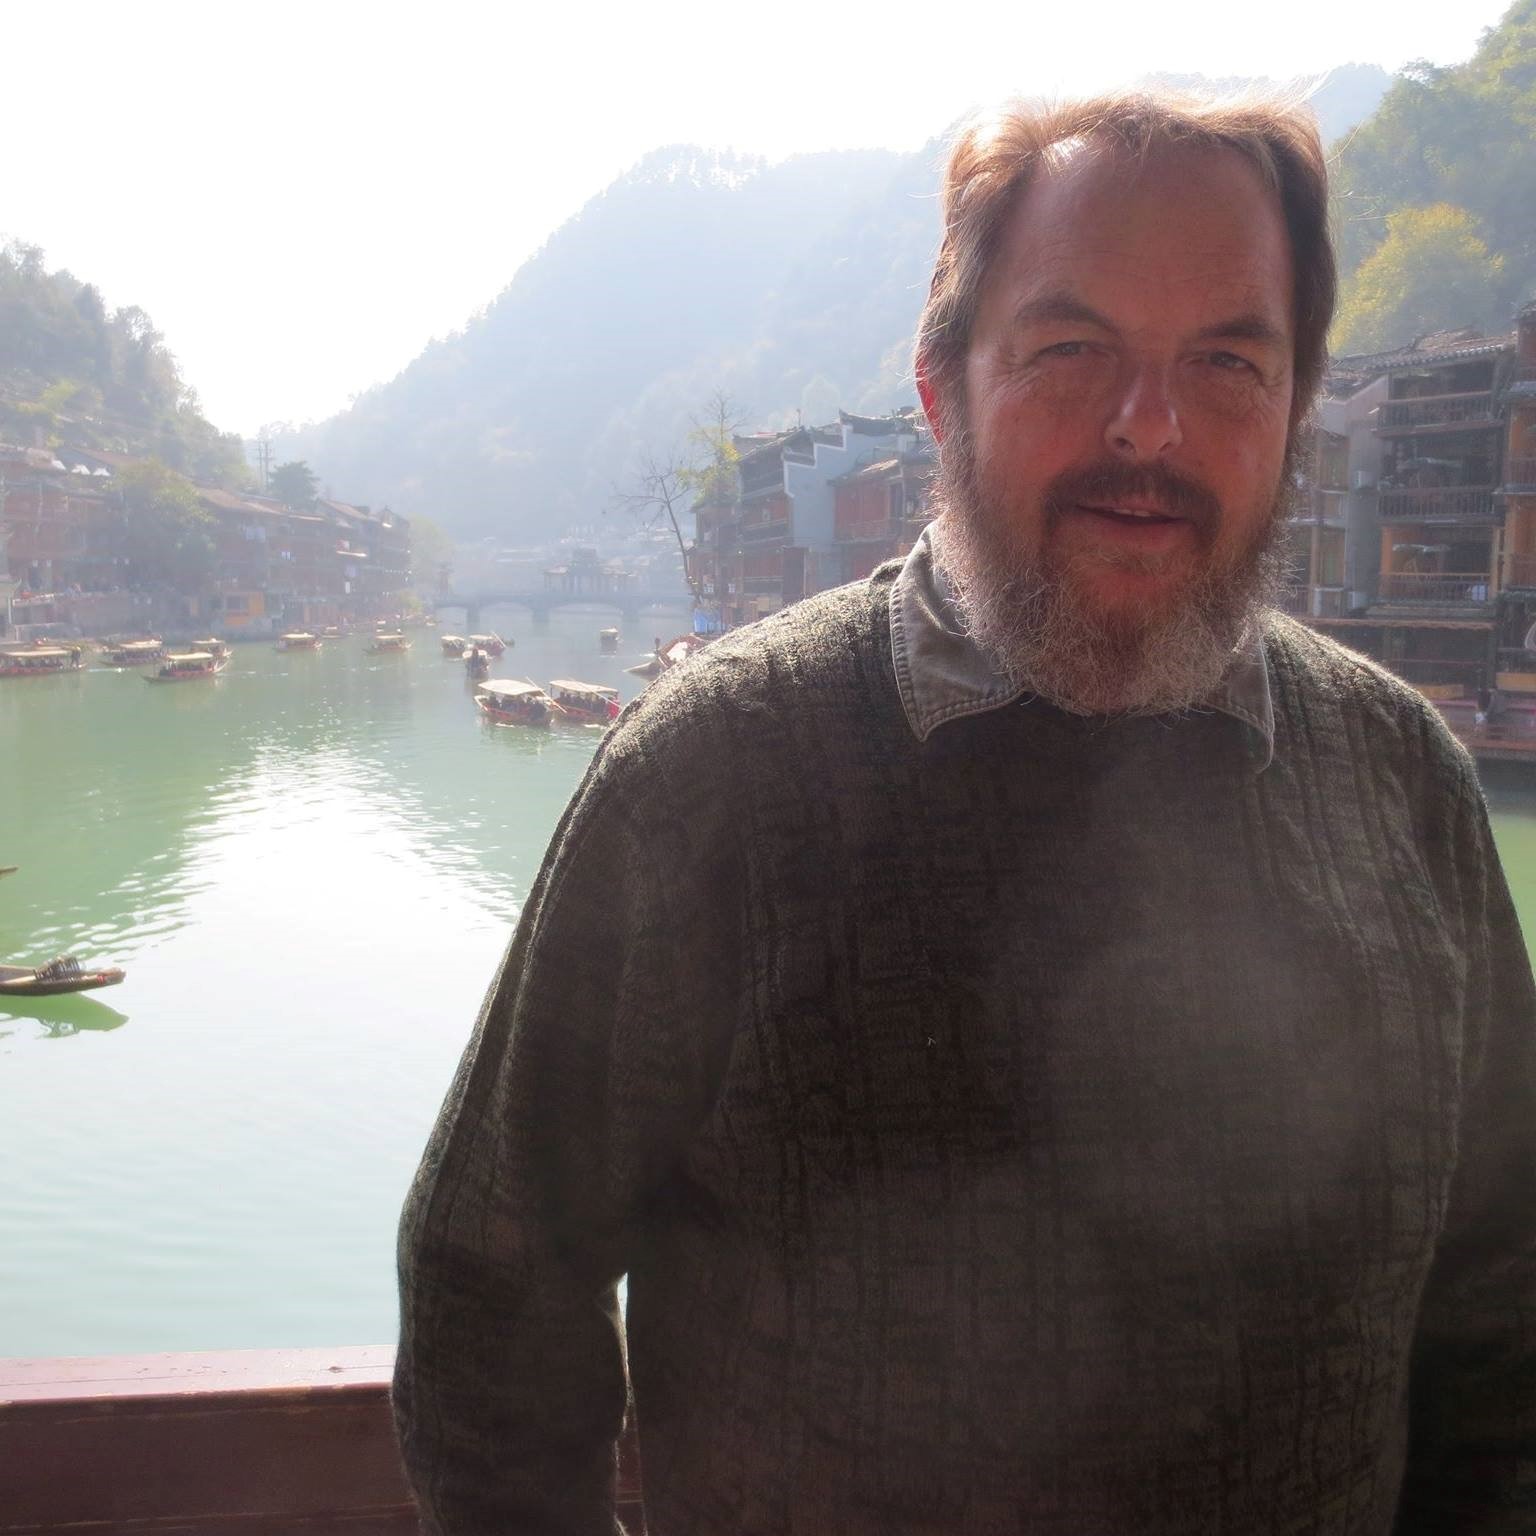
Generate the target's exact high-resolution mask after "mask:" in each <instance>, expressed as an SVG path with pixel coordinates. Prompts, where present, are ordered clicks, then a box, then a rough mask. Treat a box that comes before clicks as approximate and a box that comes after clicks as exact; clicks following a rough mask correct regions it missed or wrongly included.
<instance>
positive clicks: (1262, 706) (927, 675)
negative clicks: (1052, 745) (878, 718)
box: [891, 528, 1275, 772]
mask: <svg viewBox="0 0 1536 1536" xmlns="http://www.w3.org/2000/svg"><path fill="white" fill-rule="evenodd" d="M949 591H950V588H949V582H948V578H947V576H946V575H945V573H944V570H943V568H942V566H941V565H940V563H939V558H938V554H937V552H936V551H935V549H934V547H933V538H932V530H931V528H925V529H924V530H923V532H922V534H921V536H920V537H919V538H918V541H917V543H916V544H914V545H913V546H912V553H911V554H909V555H908V556H907V558H906V560H905V562H904V563H903V564H902V567H901V569H900V571H898V572H897V574H896V579H895V582H894V583H893V584H892V587H891V657H892V660H893V661H894V663H895V667H896V687H897V690H898V691H899V693H900V694H901V705H902V708H903V709H904V710H905V711H906V715H907V721H908V723H909V724H910V725H911V727H912V730H913V732H914V733H915V734H916V736H917V739H918V740H919V741H926V740H927V739H928V738H929V736H931V735H932V734H933V732H934V731H936V730H937V729H938V728H939V726H941V725H943V724H945V723H946V722H947V721H950V720H962V719H964V718H965V717H966V716H968V715H981V714H986V713H987V712H988V711H990V710H994V709H1001V708H1002V706H1003V705H1005V704H1011V703H1013V702H1014V701H1015V700H1016V699H1018V698H1021V697H1022V696H1023V695H1024V694H1025V693H1026V692H1027V691H1028V690H1027V689H1025V688H1022V687H1020V686H1018V685H1016V684H1014V683H1012V682H1010V681H1009V680H1008V679H1007V678H1005V677H1003V676H1002V675H1001V674H1000V673H999V672H998V671H997V669H996V668H995V667H994V666H993V665H992V663H991V661H990V660H988V658H987V656H986V654H985V652H983V651H982V650H981V648H980V647H979V646H978V645H977V644H976V643H975V641H973V640H972V639H971V638H970V637H969V636H968V635H967V634H965V632H964V631H963V630H962V629H961V627H960V623H959V620H958V618H957V617H956V614H955V610H954V605H953V602H952V600H951V599H950V597H949ZM1203 707H1205V708H1207V709H1213V710H1216V711H1218V712H1219V713H1221V714H1224V715H1230V716H1232V718H1233V719H1235V720H1240V721H1241V722H1242V723H1243V724H1244V725H1245V726H1247V727H1248V728H1249V729H1250V730H1251V731H1253V732H1254V733H1255V735H1256V738H1257V740H1256V745H1257V746H1259V747H1260V748H1261V750H1260V751H1259V753H1258V754H1257V758H1256V767H1255V771H1256V772H1263V770H1264V769H1265V768H1267V767H1268V766H1269V765H1270V763H1271V762H1272V761H1273V759H1274V753H1275V710H1274V701H1273V699H1272V698H1271V696H1270V689H1269V664H1268V662H1267V661H1266V660H1265V657H1264V640H1263V637H1262V635H1260V634H1259V633H1258V631H1257V630H1255V631H1254V633H1253V634H1252V635H1251V636H1250V637H1249V639H1248V640H1247V642H1246V643H1245V644H1244V645H1243V647H1242V649H1241V650H1240V651H1238V652H1237V654H1236V655H1235V656H1234V657H1233V661H1232V665H1231V667H1230V668H1229V669H1228V671H1227V675H1226V676H1225V677H1224V678H1223V679H1222V681H1221V684H1220V686H1219V687H1218V688H1217V689H1216V691H1215V692H1214V693H1213V694H1212V695H1211V696H1210V698H1208V699H1206V700H1204V701H1203Z"/></svg>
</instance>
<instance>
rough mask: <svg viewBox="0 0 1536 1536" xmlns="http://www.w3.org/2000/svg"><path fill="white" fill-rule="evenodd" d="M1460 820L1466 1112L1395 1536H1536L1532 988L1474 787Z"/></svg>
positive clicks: (1421, 1348)
mask: <svg viewBox="0 0 1536 1536" xmlns="http://www.w3.org/2000/svg"><path fill="white" fill-rule="evenodd" d="M1468 773H1469V774H1470V769H1469V770H1468ZM1457 814H1458V820H1459V825H1458V827H1457V829H1456V835H1455V837H1454V848H1455V855H1454V857H1455V865H1456V876H1457V878H1456V885H1457V887H1458V891H1457V894H1458V896H1459V898H1460V899H1459V905H1460V908H1461V913H1462V916H1461V922H1462V925H1463V935H1464V938H1463V942H1464V944H1465V953H1466V956H1467V1020H1466V1032H1465V1037H1464V1039H1465V1049H1464V1054H1463V1059H1462V1062H1461V1089H1462V1113H1461V1120H1460V1125H1459V1127H1458V1140H1459V1146H1458V1155H1457V1166H1456V1173H1455V1177H1454V1179H1453V1181H1452V1184H1451V1191H1450V1204H1449V1209H1448V1211H1447V1215H1446V1224H1445V1228H1444V1231H1443V1234H1442V1236H1441V1239H1440V1243H1439V1246H1438V1248H1437V1250H1436V1256H1435V1262H1434V1266H1433V1268H1432V1270H1431V1272H1430V1277H1429V1283H1428V1286H1427V1288H1426V1291H1425V1294H1424V1299H1423V1304H1422V1307H1421V1311H1420V1317H1419V1327H1418V1332H1417V1335H1416V1337H1415V1341H1414V1357H1413V1375H1412V1383H1411V1387H1410V1434H1409V1449H1408V1471H1407V1477H1406V1478H1405V1481H1404V1485H1403V1496H1402V1502H1401V1505H1400V1508H1399V1513H1398V1520H1397V1536H1431V1533H1433V1536H1448V1533H1451V1532H1455V1533H1457V1536H1474V1533H1489V1536H1494V1533H1497V1536H1513V1533H1515V1532H1517V1531H1518V1532H1524V1533H1529V1532H1533V1531H1536V996H1533V989H1532V981H1531V966H1530V961H1529V958H1528V955H1527V951H1526V947H1525V941H1524V939H1523V937H1522V935H1521V932H1520V924H1519V921H1518V919H1517V918H1516V916H1515V910H1514V906H1513V904H1512V902H1511V901H1510V897H1509V889H1508V887H1507V885H1506V884H1505V881H1504V875H1503V871H1502V870H1501V868H1500V865H1499V859H1498V854H1497V852H1496V851H1495V849H1494V846H1493V838H1492V834H1491V833H1490V831H1489V828H1488V818H1487V814H1486V812H1485V811H1484V809H1483V804H1482V800H1481V797H1480V796H1479V794H1478V793H1477V790H1476V787H1475V785H1471V786H1468V785H1467V784H1464V785H1463V789H1462V795H1461V803H1460V807H1459V810H1458V813H1457Z"/></svg>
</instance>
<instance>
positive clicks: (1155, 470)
mask: <svg viewBox="0 0 1536 1536" xmlns="http://www.w3.org/2000/svg"><path fill="white" fill-rule="evenodd" d="M1043 501H1044V506H1045V511H1046V514H1047V515H1048V516H1049V517H1052V518H1054V517H1058V516H1060V515H1061V514H1062V513H1063V512H1066V511H1068V510H1069V509H1070V508H1072V507H1076V506H1081V505H1084V504H1087V505H1089V506H1113V505H1115V503H1117V502H1120V501H1151V502H1155V503H1156V504H1157V505H1158V506H1159V507H1161V508H1162V509H1163V510H1164V511H1165V512H1167V513H1168V514H1169V515H1170V516H1173V517H1182V518H1185V519H1187V520H1188V521H1189V522H1190V523H1192V524H1193V525H1194V526H1195V528H1196V530H1197V531H1198V532H1200V533H1201V534H1203V535H1205V536H1206V537H1207V538H1210V537H1212V536H1214V535H1215V532H1216V530H1217V528H1218V527H1219V526H1220V524H1221V503H1220V501H1218V500H1217V499H1216V495H1215V493H1214V492H1213V491H1212V490H1211V489H1210V488H1209V487H1207V486H1204V485H1202V484H1201V483H1200V482H1199V481H1198V480H1194V479H1191V478H1190V477H1189V476H1187V475H1181V474H1179V473H1177V472H1176V471H1175V470H1172V469H1169V468H1168V466H1167V465H1166V464H1126V463H1123V462H1121V461H1119V460H1116V459H1101V460H1099V461H1098V462H1097V463H1096V464H1089V465H1086V466H1084V467H1083V468H1081V469H1070V470H1067V471H1065V472H1064V473H1062V474H1059V475H1057V476H1056V478H1055V479H1054V480H1052V481H1050V483H1049V484H1048V485H1047V486H1046V487H1045V493H1044V497H1043Z"/></svg>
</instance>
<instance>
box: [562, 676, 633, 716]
mask: <svg viewBox="0 0 1536 1536" xmlns="http://www.w3.org/2000/svg"><path fill="white" fill-rule="evenodd" d="M549 693H550V697H551V698H553V699H554V701H555V703H556V704H558V705H559V706H560V708H561V710H562V711H563V713H562V716H561V718H562V719H566V720H571V721H573V722H575V723H576V724H578V725H607V724H608V723H609V721H611V720H617V719H618V718H619V690H618V689H617V688H608V687H605V686H604V685H603V684H602V683H578V682H572V681H571V680H570V679H569V678H558V677H557V678H556V679H555V680H554V681H553V682H552V683H551V684H550V685H549Z"/></svg>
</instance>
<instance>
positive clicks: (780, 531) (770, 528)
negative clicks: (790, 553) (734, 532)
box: [741, 518, 789, 544]
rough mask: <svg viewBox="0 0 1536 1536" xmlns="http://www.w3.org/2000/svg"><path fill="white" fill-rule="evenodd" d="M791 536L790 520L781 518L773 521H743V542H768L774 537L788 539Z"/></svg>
mask: <svg viewBox="0 0 1536 1536" xmlns="http://www.w3.org/2000/svg"><path fill="white" fill-rule="evenodd" d="M788 537H789V521H788V519H787V518H780V519H778V520H777V521H776V522H772V523H743V524H742V525H741V542H742V543H743V544H766V543H768V542H769V541H770V540H772V539H787V538H788Z"/></svg>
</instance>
